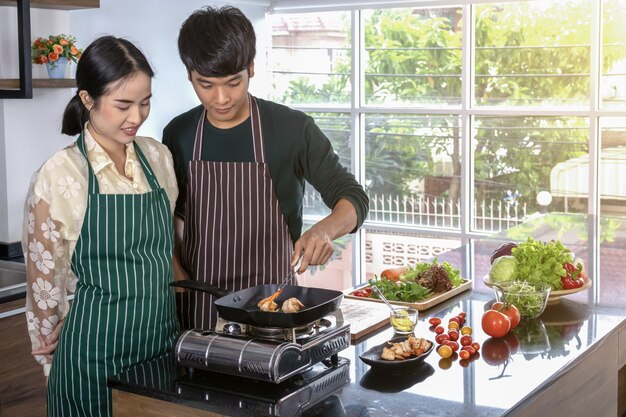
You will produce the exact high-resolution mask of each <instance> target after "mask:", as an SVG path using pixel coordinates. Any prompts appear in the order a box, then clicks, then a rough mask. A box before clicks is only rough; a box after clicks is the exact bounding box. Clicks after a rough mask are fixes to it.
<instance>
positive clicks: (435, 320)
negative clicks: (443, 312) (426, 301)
mask: <svg viewBox="0 0 626 417" xmlns="http://www.w3.org/2000/svg"><path fill="white" fill-rule="evenodd" d="M428 323H430V324H431V325H433V326H439V325H440V324H441V319H440V318H439V317H431V318H430V319H428Z"/></svg>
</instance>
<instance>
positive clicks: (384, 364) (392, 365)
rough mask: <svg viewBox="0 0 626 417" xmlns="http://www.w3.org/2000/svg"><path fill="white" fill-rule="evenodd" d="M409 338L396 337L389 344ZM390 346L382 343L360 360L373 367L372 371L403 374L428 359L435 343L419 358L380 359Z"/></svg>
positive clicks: (365, 353)
mask: <svg viewBox="0 0 626 417" xmlns="http://www.w3.org/2000/svg"><path fill="white" fill-rule="evenodd" d="M407 337H408V336H403V337H396V338H394V339H391V340H389V342H391V343H399V342H403V341H405V340H406V339H407ZM429 342H430V341H429ZM389 346H390V345H389V344H388V342H385V343H382V344H380V345H376V346H374V347H373V348H371V349H369V350H367V351H365V352H363V353H362V354H360V355H359V358H361V360H362V361H363V362H365V363H366V364H368V365H369V366H371V367H372V370H376V371H384V372H402V371H406V370H408V369H410V368H413V367H415V366H416V365H418V364H420V363H422V361H423V360H424V358H426V356H428V355H430V352H432V350H433V347H434V344H433V342H430V347H429V348H428V350H426V351H425V352H424V353H422V354H421V355H419V356H415V357H412V358H409V359H405V360H403V361H386V360H384V359H382V358H381V357H380V355H381V354H382V353H383V348H384V347H389Z"/></svg>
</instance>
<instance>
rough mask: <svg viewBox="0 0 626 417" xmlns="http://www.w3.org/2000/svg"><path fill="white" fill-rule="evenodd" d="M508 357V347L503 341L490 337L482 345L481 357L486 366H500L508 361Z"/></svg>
mask: <svg viewBox="0 0 626 417" xmlns="http://www.w3.org/2000/svg"><path fill="white" fill-rule="evenodd" d="M510 355H511V351H510V349H509V345H507V343H506V342H505V341H504V339H498V338H494V337H490V338H489V339H487V340H485V342H484V343H483V348H482V356H483V358H484V359H485V362H487V364H488V365H491V366H498V365H502V364H503V363H504V362H506V361H507V359H509V356H510Z"/></svg>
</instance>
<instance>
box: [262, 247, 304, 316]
mask: <svg viewBox="0 0 626 417" xmlns="http://www.w3.org/2000/svg"><path fill="white" fill-rule="evenodd" d="M301 263H302V257H300V259H298V263H297V264H296V266H294V267H293V268H291V269H290V270H289V272H288V273H287V275H285V277H284V278H283V281H282V282H281V283H280V285H279V286H278V288H277V289H276V292H274V293H273V294H272V295H270V296H269V297H267V298H264V299H262V300H261V301H259V304H258V306H259V307H260V306H261V304H263V303H271V302H273V301H274V300H275V299H276V297H278V296H279V295H280V293H282V292H283V288H285V286H286V285H287V283H289V281H291V280H292V279H294V278H295V276H296V271H297V270H298V268H300V264H301Z"/></svg>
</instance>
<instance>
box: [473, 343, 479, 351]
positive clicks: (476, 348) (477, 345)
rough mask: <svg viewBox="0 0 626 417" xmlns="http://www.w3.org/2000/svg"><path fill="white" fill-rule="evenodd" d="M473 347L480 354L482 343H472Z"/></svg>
mask: <svg viewBox="0 0 626 417" xmlns="http://www.w3.org/2000/svg"><path fill="white" fill-rule="evenodd" d="M471 346H472V347H473V348H474V350H475V351H476V352H478V349H480V343H478V342H472V345H471Z"/></svg>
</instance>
